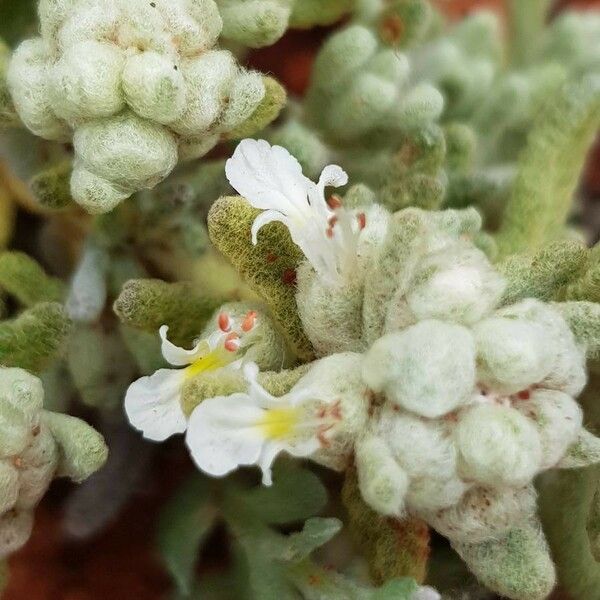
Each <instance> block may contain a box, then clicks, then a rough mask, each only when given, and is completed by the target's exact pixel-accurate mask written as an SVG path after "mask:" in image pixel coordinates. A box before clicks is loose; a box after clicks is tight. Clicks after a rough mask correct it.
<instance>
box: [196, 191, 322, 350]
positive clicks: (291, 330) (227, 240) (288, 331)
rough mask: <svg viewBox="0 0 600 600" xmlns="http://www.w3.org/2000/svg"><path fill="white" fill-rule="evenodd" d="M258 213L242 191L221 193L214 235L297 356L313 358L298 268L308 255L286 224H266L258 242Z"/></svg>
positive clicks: (213, 213) (211, 226) (212, 219)
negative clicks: (299, 302) (254, 231)
mask: <svg viewBox="0 0 600 600" xmlns="http://www.w3.org/2000/svg"><path fill="white" fill-rule="evenodd" d="M259 212H260V211H259V210H257V209H254V208H252V207H251V206H250V205H249V204H248V202H246V200H244V199H243V198H241V197H239V196H232V197H225V198H220V199H219V200H217V202H215V203H214V204H213V206H212V208H211V209H210V213H209V215H208V231H209V233H210V237H211V240H212V241H213V243H214V244H215V246H216V247H217V248H218V249H219V250H220V251H221V252H222V253H223V254H224V255H225V256H226V257H227V258H228V259H229V260H230V261H231V262H232V263H233V265H234V267H235V268H236V269H237V270H238V271H239V273H240V274H241V275H242V277H243V278H244V279H245V280H246V281H247V282H248V284H249V285H251V286H252V287H253V288H254V289H255V290H256V291H257V292H258V293H259V294H260V295H261V296H262V298H263V299H264V300H265V302H266V303H267V304H268V305H269V308H270V309H271V311H272V313H273V316H274V317H275V319H276V320H277V322H278V324H279V326H280V327H281V329H282V330H283V332H284V333H285V335H286V338H287V339H288V341H289V343H290V346H291V347H292V348H293V349H294V350H295V352H296V354H297V355H298V357H299V358H301V359H304V360H309V359H310V358H311V357H312V354H313V352H312V347H311V344H310V342H309V340H308V339H307V337H306V335H305V334H304V331H303V328H302V323H301V321H300V317H299V316H298V308H297V306H296V285H295V277H296V269H297V267H298V265H299V264H300V262H302V260H303V258H304V257H303V255H302V252H300V249H299V248H298V247H297V246H296V245H295V244H294V243H293V242H292V239H291V237H290V234H289V232H288V230H287V229H286V228H285V227H284V226H283V225H282V224H281V223H270V224H268V225H266V226H265V227H263V228H262V229H261V233H260V236H259V238H258V243H257V244H256V246H254V245H253V244H252V239H251V235H250V228H251V227H252V223H253V222H254V219H255V218H256V216H257V215H258V214H259Z"/></svg>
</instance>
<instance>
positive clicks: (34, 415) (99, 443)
mask: <svg viewBox="0 0 600 600" xmlns="http://www.w3.org/2000/svg"><path fill="white" fill-rule="evenodd" d="M43 397H44V391H43V389H42V383H41V381H40V380H39V379H38V378H37V377H34V376H33V375H30V374H29V373H27V371H24V370H22V369H17V368H3V369H0V558H3V557H5V556H7V555H8V554H10V553H12V552H14V551H15V550H17V549H18V548H20V547H21V546H22V545H23V544H24V543H25V542H26V541H27V539H28V538H29V535H30V533H31V528H32V525H33V510H34V508H35V506H36V505H37V503H38V502H39V501H40V500H41V498H42V496H43V495H44V494H45V492H46V490H47V489H48V486H49V485H50V482H51V481H52V479H53V478H54V477H55V476H57V475H67V476H69V477H71V478H73V479H75V480H76V481H81V480H83V479H85V478H86V477H87V476H89V475H90V474H91V473H92V472H93V471H95V470H96V469H98V468H99V467H100V466H101V465H102V464H103V462H104V461H105V459H106V454H107V449H106V446H105V445H104V442H103V440H102V438H101V437H100V436H99V435H98V434H97V433H96V432H95V431H94V430H93V429H91V428H90V427H88V426H87V425H86V424H85V423H83V422H82V421H79V420H78V419H75V418H73V417H68V416H65V415H60V414H54V413H49V412H46V411H44V410H43V409H42V403H43ZM69 437H70V439H69Z"/></svg>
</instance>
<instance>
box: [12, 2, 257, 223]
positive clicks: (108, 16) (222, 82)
mask: <svg viewBox="0 0 600 600" xmlns="http://www.w3.org/2000/svg"><path fill="white" fill-rule="evenodd" d="M39 14H40V29H41V33H42V35H41V37H39V38H35V39H31V40H27V41H25V42H23V43H22V44H21V45H20V46H19V47H18V48H17V50H16V51H15V53H14V55H13V58H12V60H11V63H10V66H9V70H8V75H7V78H8V85H9V89H10V92H11V94H12V97H13V100H14V104H15V107H16V109H17V112H18V114H19V116H20V117H21V119H22V120H23V122H24V123H25V125H26V126H27V127H28V128H29V129H30V130H31V131H32V132H33V133H35V134H36V135H38V136H41V137H43V138H46V139H50V140H58V141H69V140H71V139H72V140H73V145H74V148H75V164H74V170H73V174H72V177H71V192H72V195H73V197H74V199H75V200H76V201H77V202H79V203H80V204H82V205H83V206H84V207H85V208H87V209H88V210H89V211H90V212H106V211H108V210H110V209H111V208H113V207H114V206H115V205H116V204H118V203H119V202H120V201H122V200H123V199H125V198H127V197H128V196H129V195H131V194H132V193H133V192H135V191H137V190H139V189H142V188H149V187H153V186H154V185H155V184H157V183H158V182H159V181H161V180H162V179H163V178H164V177H166V176H167V175H168V174H169V173H170V172H171V171H172V169H173V168H174V167H175V165H176V164H177V161H178V159H181V160H187V159H192V158H197V157H200V156H202V155H204V154H205V153H206V152H208V151H209V150H210V149H211V148H212V147H213V146H214V145H215V144H216V143H217V142H218V140H219V139H220V138H221V136H227V135H230V134H233V132H234V130H235V128H236V127H238V126H239V125H241V124H242V123H246V122H247V121H248V120H249V119H250V118H251V117H252V116H253V114H254V113H255V111H256V110H257V108H258V107H259V105H260V104H261V102H262V101H263V99H265V94H266V87H265V81H264V80H263V78H262V76H261V75H260V74H258V73H255V72H250V71H246V70H245V69H243V68H241V67H240V66H239V65H238V64H237V62H236V59H235V58H234V56H233V54H232V53H231V52H229V51H227V50H220V49H217V48H215V47H214V46H215V43H216V41H217V38H218V36H219V34H220V32H221V28H222V21H221V17H220V15H219V12H218V10H217V6H216V4H215V2H214V0H155V1H150V0H102V1H101V2H98V1H95V2H89V1H88V0H68V1H67V0H42V1H41V2H40V8H39Z"/></svg>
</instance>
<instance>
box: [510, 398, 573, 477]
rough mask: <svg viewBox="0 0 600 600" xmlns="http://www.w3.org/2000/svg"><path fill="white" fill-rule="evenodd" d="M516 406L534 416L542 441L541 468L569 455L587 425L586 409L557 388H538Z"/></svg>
mask: <svg viewBox="0 0 600 600" xmlns="http://www.w3.org/2000/svg"><path fill="white" fill-rule="evenodd" d="M515 408H516V409H517V410H518V411H519V412H521V413H522V414H523V415H525V416H526V417H527V418H529V419H532V420H533V421H534V422H535V423H536V424H537V427H538V433H539V436H540V440H541V443H542V463H541V465H540V469H541V470H546V469H550V468H551V467H553V466H555V465H556V463H557V462H558V461H559V460H560V459H561V458H562V457H563V456H564V455H565V454H566V452H567V449H568V448H569V446H570V445H571V444H573V443H574V442H575V441H576V440H577V437H578V435H579V432H580V431H581V428H582V426H583V411H582V410H581V407H580V406H579V404H577V402H576V401H575V400H573V398H571V396H569V395H567V394H565V393H564V392H559V391H557V390H544V389H537V390H534V391H533V392H532V393H531V396H530V398H529V399H528V400H523V401H520V402H516V403H515Z"/></svg>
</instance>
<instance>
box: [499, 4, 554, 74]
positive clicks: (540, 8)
mask: <svg viewBox="0 0 600 600" xmlns="http://www.w3.org/2000/svg"><path fill="white" fill-rule="evenodd" d="M508 6H509V11H508V16H509V30H510V37H511V44H510V53H511V58H512V61H513V62H514V63H515V64H517V65H526V64H529V63H531V61H532V59H534V58H535V55H536V51H537V50H538V49H539V44H540V38H541V37H542V35H543V33H544V29H545V22H546V18H547V16H548V14H547V13H548V8H549V6H550V0H529V1H528V2H523V0H510V1H509V2H508Z"/></svg>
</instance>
